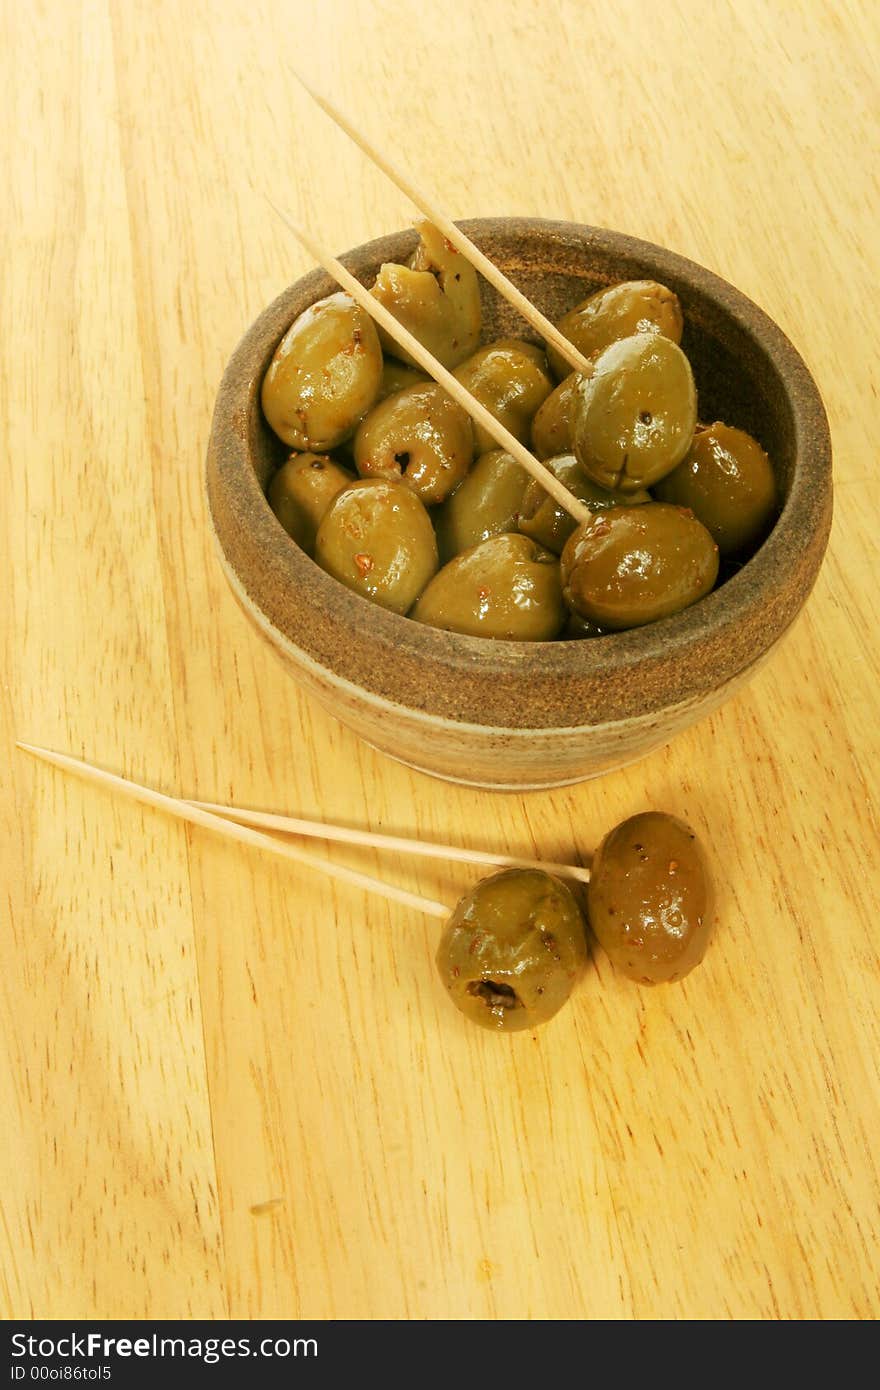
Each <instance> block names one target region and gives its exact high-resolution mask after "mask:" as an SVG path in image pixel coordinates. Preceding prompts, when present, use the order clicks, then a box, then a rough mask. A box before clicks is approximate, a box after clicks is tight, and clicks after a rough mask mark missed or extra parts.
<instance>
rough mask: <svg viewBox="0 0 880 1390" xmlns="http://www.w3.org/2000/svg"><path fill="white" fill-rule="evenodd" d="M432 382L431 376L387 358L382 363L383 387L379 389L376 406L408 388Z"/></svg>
mask: <svg viewBox="0 0 880 1390" xmlns="http://www.w3.org/2000/svg"><path fill="white" fill-rule="evenodd" d="M430 380H431V378H430V377H429V376H426V375H425V373H424V372H420V371H418V370H417V369H416V368H415V367H405V366H404V364H403V363H402V362H395V360H394V358H393V357H386V359H385V361H384V362H383V363H382V385H381V386H380V387H379V394H378V396H377V397H376V402H375V404H376V405H378V404H379V402H380V401H384V400H387V399H388V397H389V396H394V395H396V394H397V392H398V391H404V390H406V388H407V386H422V385H424V383H425V382H426V381H430Z"/></svg>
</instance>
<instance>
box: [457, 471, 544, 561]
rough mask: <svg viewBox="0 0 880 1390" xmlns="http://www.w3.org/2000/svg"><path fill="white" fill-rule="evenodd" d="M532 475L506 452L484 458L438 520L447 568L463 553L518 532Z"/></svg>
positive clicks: (461, 484)
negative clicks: (496, 537) (508, 533)
mask: <svg viewBox="0 0 880 1390" xmlns="http://www.w3.org/2000/svg"><path fill="white" fill-rule="evenodd" d="M528 483H529V475H528V473H527V472H526V471H525V469H524V468H521V467H520V465H519V464H518V463H515V462H514V460H513V459H512V458H511V456H510V454H506V453H505V452H504V450H503V449H493V450H492V452H491V453H490V454H482V455H481V456H480V458H478V459H477V461H476V463H475V464H474V465H473V467H472V468H471V470H470V472H469V473H468V475H467V477H466V478H465V479H464V481H463V482H461V483H459V485H458V487H457V488H456V489H455V492H453V494H452V496H451V497H447V499H446V501H445V502H444V503H443V506H442V507H440V509H439V510H438V512H437V515H436V516H435V518H434V525H435V527H436V529H437V545H438V547H439V549H440V560H441V562H442V563H443V564H445V563H446V561H447V560H451V559H452V558H453V556H454V555H460V554H461V552H462V551H463V550H469V549H470V548H471V546H472V545H477V544H478V543H479V542H480V541H484V540H486V539H487V538H488V537H489V536H497V535H500V533H501V532H502V531H515V530H516V518H517V515H518V513H519V507H520V503H521V502H522V498H523V493H524V492H525V490H526V487H527V486H528Z"/></svg>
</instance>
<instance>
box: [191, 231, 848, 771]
mask: <svg viewBox="0 0 880 1390" xmlns="http://www.w3.org/2000/svg"><path fill="white" fill-rule="evenodd" d="M463 228H464V230H465V231H466V232H467V234H468V235H469V236H470V237H471V238H472V239H473V240H474V241H475V242H476V243H477V244H478V245H479V246H480V247H481V249H482V250H483V251H484V252H485V253H486V254H487V255H488V256H489V257H490V259H492V260H493V261H494V262H495V263H496V264H497V265H498V266H500V268H501V269H502V270H504V271H505V272H506V273H508V274H509V275H510V276H511V277H512V278H513V279H514V280H515V282H516V283H517V284H518V286H519V287H520V288H521V289H522V291H523V292H524V293H525V294H526V295H527V297H528V298H529V299H531V300H532V302H533V303H535V304H536V305H537V306H538V307H539V308H540V309H541V310H542V311H543V312H544V313H545V314H547V316H548V317H549V318H551V319H552V320H554V321H558V320H559V319H561V318H562V317H563V315H564V314H565V313H567V312H568V311H569V310H570V309H571V307H572V305H577V304H579V303H581V302H582V301H583V300H584V299H586V298H588V297H589V296H590V295H592V294H595V293H596V292H597V291H599V290H602V289H603V288H605V287H608V286H610V285H612V284H614V283H617V282H624V281H626V282H633V281H639V280H642V281H651V282H655V283H657V284H660V285H664V286H667V287H669V289H670V290H671V291H672V292H673V293H674V294H675V295H676V297H677V300H678V301H679V302H680V304H681V307H682V310H683V313H684V322H685V328H684V333H683V336H682V349H683V351H684V352H685V354H686V356H687V358H688V361H689V362H690V364H691V367H692V369H693V376H694V381H695V385H696V389H697V393H698V397H699V403H700V416H701V418H702V419H708V420H725V421H732V422H734V423H735V424H736V426H737V427H738V428H740V429H742V430H744V431H746V432H747V433H748V434H749V435H751V436H752V437H753V438H754V439H756V440H758V441H759V442H760V444H761V446H762V448H763V449H764V450H765V451H766V453H767V455H768V457H769V458H770V459H771V460H772V465H773V470H774V481H775V487H776V496H777V505H778V508H779V510H778V516H777V519H776V520H775V523H774V524H773V525H772V528H771V530H770V532H769V534H768V535H767V537H766V539H765V540H764V541H763V543H762V544H761V546H760V548H759V549H758V550H757V551H756V553H755V554H754V555H753V556H752V557H751V559H749V561H748V563H747V564H746V565H744V566H743V568H742V569H740V570H739V571H738V572H736V573H735V574H733V575H732V577H730V578H729V579H727V581H726V582H725V583H724V584H723V585H721V586H720V587H719V588H717V589H715V590H714V591H713V592H711V593H709V594H708V595H706V596H705V597H704V598H702V599H700V601H699V602H695V603H693V604H691V605H690V606H689V607H687V608H685V609H684V610H683V611H680V612H677V613H675V614H672V615H671V616H668V617H665V618H661V619H659V620H657V621H655V622H652V623H649V624H646V625H644V626H641V627H636V628H633V629H632V630H630V631H626V632H616V633H613V634H610V635H609V634H605V635H602V636H597V637H596V638H594V639H592V640H587V641H584V640H577V639H572V640H570V641H568V640H562V641H554V642H550V643H548V642H543V641H537V642H534V641H533V642H518V641H503V642H502V641H488V640H486V639H484V638H480V637H473V636H470V635H467V634H462V633H459V632H451V631H445V630H438V629H434V628H431V627H429V626H427V625H425V624H423V623H418V622H413V621H412V620H411V619H410V618H408V617H404V616H401V615H400V614H399V613H396V612H391V611H389V610H387V609H383V608H382V607H380V606H378V605H375V604H370V603H368V602H366V601H365V600H364V599H363V598H362V597H361V596H360V595H359V594H358V593H356V592H354V591H353V590H350V589H348V588H346V587H345V586H343V585H342V584H340V583H339V582H338V581H337V580H335V579H334V578H333V577H332V576H331V575H330V574H328V573H326V572H325V571H323V570H322V569H321V568H320V567H319V566H318V565H316V564H315V563H314V561H313V560H311V559H310V558H309V556H308V555H306V554H305V553H304V552H303V551H302V550H301V549H300V548H299V547H298V546H297V545H296V544H295V543H294V541H293V540H292V539H291V538H290V537H289V536H288V535H286V534H285V532H284V531H283V530H282V528H281V527H280V526H279V525H278V523H277V521H276V519H275V517H274V516H273V514H272V511H271V509H270V507H269V504H268V502H267V500H266V497H265V490H266V488H267V486H268V483H269V481H270V479H271V478H272V476H273V475H274V473H275V471H276V470H277V468H278V467H279V466H280V465H281V463H282V462H283V461H284V459H285V458H286V456H287V453H289V448H288V449H285V446H284V445H283V444H282V443H281V442H280V441H279V440H278V439H277V438H276V437H275V436H274V435H273V433H272V431H271V429H270V428H269V425H268V424H267V422H266V420H265V418H264V416H263V413H262V410H261V406H260V389H261V383H262V380H263V377H264V376H265V373H266V370H267V368H268V366H269V364H270V362H271V361H272V358H273V356H274V354H275V351H276V349H277V347H278V345H279V343H280V342H281V340H282V339H283V338H284V336H285V334H286V333H287V331H288V329H289V328H290V326H291V324H292V323H293V322H294V321H295V320H296V318H297V317H298V315H300V314H301V313H302V312H303V310H305V309H306V308H308V306H309V305H311V304H314V303H316V302H317V301H318V300H320V299H322V298H323V297H326V296H327V295H328V294H330V293H331V292H332V291H333V289H334V286H333V284H332V282H331V281H330V280H329V278H328V277H327V276H326V275H325V274H324V273H323V272H313V273H312V274H310V275H307V276H305V277H304V278H303V279H302V280H300V281H298V282H297V283H296V284H295V285H293V286H292V287H291V288H290V289H289V290H287V291H286V292H285V293H284V294H283V295H282V296H281V297H280V298H279V299H278V300H277V301H276V302H275V303H274V304H273V305H271V306H270V307H269V308H268V309H267V310H266V311H265V312H264V313H263V314H262V315H261V316H260V317H259V318H258V319H257V321H256V322H255V323H254V324H253V326H252V327H251V329H250V330H249V331H248V333H247V334H246V336H245V338H244V339H243V341H242V343H241V344H240V345H239V347H238V348H237V349H236V351H235V353H234V355H233V357H232V359H231V361H230V363H229V366H228V368H227V371H226V374H225V376H224V379H223V382H222V384H221V387H220V391H219V394H218V397H217V402H216V406H215V412H214V421H213V426H212V431H211V438H210V443H209V449H208V500H209V507H210V516H211V522H212V525H213V527H214V531H215V533H216V537H217V541H218V546H219V553H220V558H221V563H222V565H223V568H224V571H225V573H226V575H227V577H228V579H229V582H230V584H231V587H232V591H233V593H234V595H235V597H236V599H237V600H238V602H239V604H240V606H241V608H242V609H243V611H244V613H245V614H246V615H247V616H248V618H249V619H250V620H251V621H252V623H253V624H254V625H255V627H256V629H257V630H258V631H259V632H260V633H261V635H262V636H263V637H264V638H265V639H266V640H267V641H268V642H269V643H270V644H271V645H272V646H273V647H274V649H275V650H276V651H277V652H278V653H279V655H280V656H281V657H282V658H283V660H284V661H285V663H286V664H287V666H288V668H289V670H290V671H291V672H292V674H293V675H294V676H295V678H296V680H297V681H298V683H299V684H300V686H301V687H302V688H303V689H304V690H305V691H307V692H308V693H309V694H311V695H313V696H314V697H315V698H317V699H318V700H319V701H321V702H322V703H323V704H324V706H325V707H326V708H327V709H328V710H330V711H331V713H333V714H335V715H336V716H337V717H338V718H339V719H341V720H342V721H343V722H344V723H346V724H347V725H348V726H349V727H350V728H352V729H353V730H354V731H355V732H356V733H358V734H359V735H361V736H362V737H363V738H365V739H366V740H367V741H368V742H369V743H371V744H372V745H373V746H374V747H377V748H379V749H381V750H382V751H384V752H386V753H388V754H390V755H392V756H394V757H397V758H399V759H401V760H402V761H404V762H406V763H408V764H410V765H412V766H414V767H416V768H419V769H421V770H423V771H426V772H431V773H434V774H436V775H439V776H443V777H447V778H450V779H452V780H455V781H460V782H463V783H469V784H476V785H480V786H489V787H495V788H527V787H547V786H553V785H561V784H564V783H567V782H576V781H579V780H582V779H584V778H585V777H589V776H595V775H597V774H600V773H602V772H603V771H606V770H608V769H609V768H613V767H618V766H621V765H622V764H624V763H627V762H631V761H633V760H634V759H636V758H638V757H640V756H642V755H643V754H645V753H648V752H650V751H651V750H652V749H653V748H657V747H658V746H660V745H662V744H664V743H667V742H668V741H669V740H670V739H671V738H672V737H673V736H674V735H675V733H676V732H677V731H678V730H680V729H683V728H686V727H687V726H688V725H689V724H691V723H693V722H694V721H695V720H696V719H698V718H700V717H701V716H703V715H705V714H708V713H710V712H711V711H712V710H714V709H715V708H717V707H718V705H720V704H721V703H722V702H723V701H724V700H725V699H727V698H728V697H729V696H730V695H731V694H732V693H733V692H734V691H736V690H737V689H738V688H739V687H740V686H741V685H742V684H743V682H744V681H746V680H747V679H748V678H749V676H750V675H751V674H752V673H753V672H754V671H755V670H757V669H758V667H759V665H760V664H761V662H762V661H763V660H764V659H765V658H766V657H767V656H768V654H769V653H770V652H771V651H772V650H773V648H774V646H775V644H776V643H777V642H778V641H779V640H780V639H781V638H782V637H783V636H784V634H785V633H786V632H787V630H788V629H789V628H790V626H791V624H792V622H793V621H794V620H795V618H796V617H797V615H798V613H799V612H800V610H801V608H802V606H803V604H804V602H805V601H806V598H807V596H808V594H809V592H810V589H811V587H812V585H813V582H814V580H815V578H816V575H817V573H818V569H819V565H820V563H821V560H822V556H823V554H824V551H825V546H826V543H827V537H828V530H829V526H830V519H831V454H830V443H829V436H828V429H827V423H826V420H825V414H824V410H823V408H822V403H821V400H820V397H819V394H818V392H817V390H816V387H815V384H814V383H813V381H812V378H811V377H810V375H809V372H808V371H807V368H806V367H805V365H804V363H803V361H802V360H801V358H800V357H799V356H798V354H797V352H796V351H795V349H794V348H793V347H792V345H791V343H790V342H789V341H788V340H787V339H786V338H785V336H784V334H783V333H782V332H781V331H780V330H779V329H778V328H777V327H776V326H775V325H774V324H773V323H772V322H771V321H770V320H769V319H768V318H767V317H766V315H764V314H763V313H762V312H761V311H760V310H759V309H758V308H756V306H755V305H754V304H752V303H751V302H750V301H749V300H747V299H746V298H745V297H744V296H743V295H741V294H740V293H739V292H738V291H737V290H735V289H734V288H733V287H732V286H731V285H729V284H728V283H726V282H725V281H723V280H721V279H719V278H718V277H717V276H715V275H713V274H711V273H710V272H709V271H707V270H704V269H702V268H701V267H699V266H696V265H694V264H693V263H692V262H689V261H687V260H684V259H683V258H681V257H679V256H676V255H674V254H673V253H672V252H669V251H666V250H663V249H661V248H659V247H657V246H653V245H651V244H649V243H647V242H641V241H636V240H634V239H632V238H629V237H625V236H622V235H620V234H618V233H615V232H608V231H604V230H601V229H597V228H592V227H583V226H578V225H575V224H570V223H558V222H544V221H539V220H529V219H516V218H514V219H496V220H483V221H473V222H466V223H464V224H463ZM417 242H418V237H417V236H416V234H415V233H414V232H412V231H409V232H401V233H399V234H396V235H394V236H391V237H385V238H382V239H381V240H379V241H377V242H372V243H369V244H368V245H366V246H362V247H360V248H358V249H357V250H356V251H354V252H351V253H349V254H348V255H347V256H345V257H343V260H344V262H345V263H346V264H347V266H348V268H349V269H350V270H352V272H353V273H354V274H356V275H357V276H358V277H359V278H360V279H361V280H362V282H363V283H364V284H366V285H370V284H372V283H373V281H374V279H375V276H376V274H377V272H378V270H379V267H380V266H381V265H382V264H386V263H389V262H398V263H402V262H405V261H406V260H407V259H408V258H409V257H410V256H412V255H413V254H414V251H415V249H416V245H417ZM481 293H482V295H483V300H482V339H483V342H484V343H485V344H489V343H492V342H497V341H499V340H503V339H505V338H521V337H522V335H523V327H522V323H521V320H519V318H518V316H517V315H516V313H515V311H514V310H513V309H512V308H511V307H510V306H509V305H508V304H507V303H506V302H505V301H503V300H501V299H500V298H499V297H498V296H497V295H496V294H495V293H494V291H493V290H491V289H490V288H489V287H487V286H485V285H483V286H481ZM669 341H671V339H670V340H669ZM380 375H381V373H380ZM379 389H380V388H379V386H378V385H377V394H378V390H379ZM634 510H636V511H638V510H640V509H639V508H638V507H637V508H635V509H634ZM600 626H601V624H600Z"/></svg>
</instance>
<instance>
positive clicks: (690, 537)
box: [562, 502, 718, 632]
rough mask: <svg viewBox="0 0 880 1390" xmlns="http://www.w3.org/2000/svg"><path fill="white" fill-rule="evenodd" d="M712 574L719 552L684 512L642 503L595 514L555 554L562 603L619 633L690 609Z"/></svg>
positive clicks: (711, 581) (712, 579)
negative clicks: (559, 569)
mask: <svg viewBox="0 0 880 1390" xmlns="http://www.w3.org/2000/svg"><path fill="white" fill-rule="evenodd" d="M717 575H718V547H717V545H716V544H715V542H714V541H713V539H712V537H711V536H710V535H709V532H708V531H707V530H706V528H705V526H702V525H701V524H700V522H699V521H697V519H696V517H695V516H694V515H693V514H692V513H691V512H689V511H687V510H686V509H685V508H684V507H670V506H667V505H666V504H665V503H663V502H646V503H645V504H644V506H641V507H611V508H610V509H608V510H607V511H602V512H597V513H596V515H595V516H594V517H592V518H591V520H590V521H588V522H587V523H586V524H585V525H583V526H580V527H578V529H577V530H576V531H575V532H574V533H573V535H571V536H570V537H569V539H568V541H567V542H566V545H565V549H564V550H563V552H562V584H563V592H564V594H565V601H566V603H567V604H568V606H569V607H570V608H571V610H572V611H573V612H574V613H579V614H580V615H581V617H583V618H587V619H589V621H590V622H593V623H598V624H599V626H600V627H603V628H608V629H610V630H611V631H614V632H618V631H621V630H622V629H624V628H630V627H641V626H642V625H643V624H644V623H653V622H655V621H656V620H657V619H658V618H667V617H669V616H670V615H671V614H673V613H679V612H681V610H682V609H683V608H687V607H689V605H690V604H692V603H696V601H697V599H700V598H702V597H703V595H704V594H707V593H708V592H709V590H710V589H711V588H712V585H713V584H714V583H715V580H716V578H717Z"/></svg>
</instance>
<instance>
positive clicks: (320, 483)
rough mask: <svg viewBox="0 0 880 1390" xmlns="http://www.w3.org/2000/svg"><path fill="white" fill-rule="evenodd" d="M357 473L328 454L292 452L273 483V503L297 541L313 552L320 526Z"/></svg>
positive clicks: (285, 526) (269, 496)
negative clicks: (337, 497) (342, 465)
mask: <svg viewBox="0 0 880 1390" xmlns="http://www.w3.org/2000/svg"><path fill="white" fill-rule="evenodd" d="M353 482H354V474H353V473H349V471H348V469H347V468H340V466H339V464H338V463H334V461H333V459H331V458H328V457H327V455H326V454H291V455H290V458H289V459H288V460H287V462H286V463H283V464H282V465H281V467H280V468H279V469H278V472H277V473H276V474H275V477H274V478H273V479H272V481H271V483H270V484H269V491H268V493H267V497H268V499H269V505H270V507H271V508H272V510H273V512H274V513H275V515H276V516H277V518H278V520H279V521H280V522H281V525H282V526H283V527H284V529H285V531H286V532H287V534H288V535H289V536H292V537H293V539H294V540H295V541H296V543H297V545H299V546H301V547H302V549H303V550H304V551H305V552H306V553H307V554H308V555H311V554H312V553H313V551H314V549H315V536H316V535H317V532H318V527H319V525H320V523H321V520H322V518H323V516H324V513H325V512H326V510H327V508H328V507H329V506H330V503H331V502H332V501H333V498H334V497H335V496H336V494H337V492H341V491H342V489H343V488H344V487H348V485H349V484H350V483H353Z"/></svg>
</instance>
